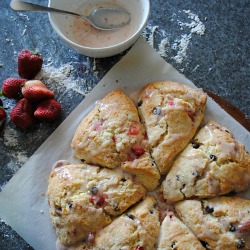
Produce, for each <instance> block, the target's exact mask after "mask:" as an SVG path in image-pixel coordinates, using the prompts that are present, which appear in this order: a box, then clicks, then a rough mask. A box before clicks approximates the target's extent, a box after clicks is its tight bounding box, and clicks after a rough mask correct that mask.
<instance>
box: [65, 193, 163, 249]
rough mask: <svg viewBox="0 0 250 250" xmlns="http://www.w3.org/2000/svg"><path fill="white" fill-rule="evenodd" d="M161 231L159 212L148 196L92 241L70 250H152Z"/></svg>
mask: <svg viewBox="0 0 250 250" xmlns="http://www.w3.org/2000/svg"><path fill="white" fill-rule="evenodd" d="M159 230H160V221H159V212H158V208H157V205H156V201H155V199H154V197H153V196H147V197H146V198H145V199H144V200H143V201H141V202H140V203H138V204H137V205H136V206H135V207H134V208H132V209H131V210H129V211H127V212H125V213H124V214H123V215H121V216H120V217H118V218H117V219H115V220H114V221H113V222H112V223H111V224H110V225H108V226H107V227H105V228H103V229H102V230H100V231H98V232H97V233H96V235H95V236H94V237H93V238H92V241H89V239H86V242H84V243H82V244H80V245H78V246H75V247H72V248H70V250H71V249H72V250H73V249H74V250H80V249H92V250H118V249H128V250H141V249H144V250H152V249H155V247H154V246H155V244H156V242H157V238H158V234H159Z"/></svg>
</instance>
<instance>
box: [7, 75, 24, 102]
mask: <svg viewBox="0 0 250 250" xmlns="http://www.w3.org/2000/svg"><path fill="white" fill-rule="evenodd" d="M26 81H27V80H26V79H22V78H12V77H10V78H7V79H5V80H4V82H3V87H2V94H3V95H5V96H6V97H8V98H14V99H17V98H18V97H20V96H21V85H22V84H24V83H25V82H26Z"/></svg>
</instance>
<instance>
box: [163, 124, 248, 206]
mask: <svg viewBox="0 0 250 250" xmlns="http://www.w3.org/2000/svg"><path fill="white" fill-rule="evenodd" d="M249 186H250V155H249V154H248V153H247V152H246V150H245V147H244V145H242V144H241V143H240V142H239V141H237V140H236V139H235V138H234V135H233V134H232V133H231V132H230V131H229V130H228V129H227V128H225V127H223V126H221V125H219V124H218V123H216V122H214V121H209V122H208V123H207V124H206V125H205V126H204V127H203V128H201V130H200V131H199V132H198V133H197V135H196V136H195V138H194V139H193V141H192V142H191V143H190V144H189V145H188V146H187V147H186V148H185V149H184V151H182V152H181V154H180V155H179V156H178V157H177V159H176V160H175V162H174V163H173V166H172V168H171V170H170V172H169V173H168V175H167V177H166V179H165V180H164V182H163V185H162V189H163V196H164V198H165V200H166V202H168V203H172V202H176V201H180V200H183V199H188V198H192V197H198V198H210V197H214V196H218V195H223V194H227V193H230V192H232V191H233V192H234V193H235V192H240V191H244V190H246V189H247V188H248V187H249Z"/></svg>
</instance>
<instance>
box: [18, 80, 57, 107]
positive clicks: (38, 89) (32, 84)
mask: <svg viewBox="0 0 250 250" xmlns="http://www.w3.org/2000/svg"><path fill="white" fill-rule="evenodd" d="M22 94H23V96H24V97H25V98H27V99H28V100H29V101H31V102H32V103H38V102H39V101H41V100H45V99H52V98H54V96H55V94H54V92H53V91H51V90H49V89H48V88H47V86H46V85H45V84H43V83H42V82H41V81H39V80H31V81H27V82H25V83H24V85H23V86H22Z"/></svg>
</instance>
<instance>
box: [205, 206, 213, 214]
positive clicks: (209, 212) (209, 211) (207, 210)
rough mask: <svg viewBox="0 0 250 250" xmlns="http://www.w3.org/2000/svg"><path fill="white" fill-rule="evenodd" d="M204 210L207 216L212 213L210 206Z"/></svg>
mask: <svg viewBox="0 0 250 250" xmlns="http://www.w3.org/2000/svg"><path fill="white" fill-rule="evenodd" d="M205 210H206V212H207V213H208V214H212V213H213V212H214V208H212V207H210V206H206V207H205Z"/></svg>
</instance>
